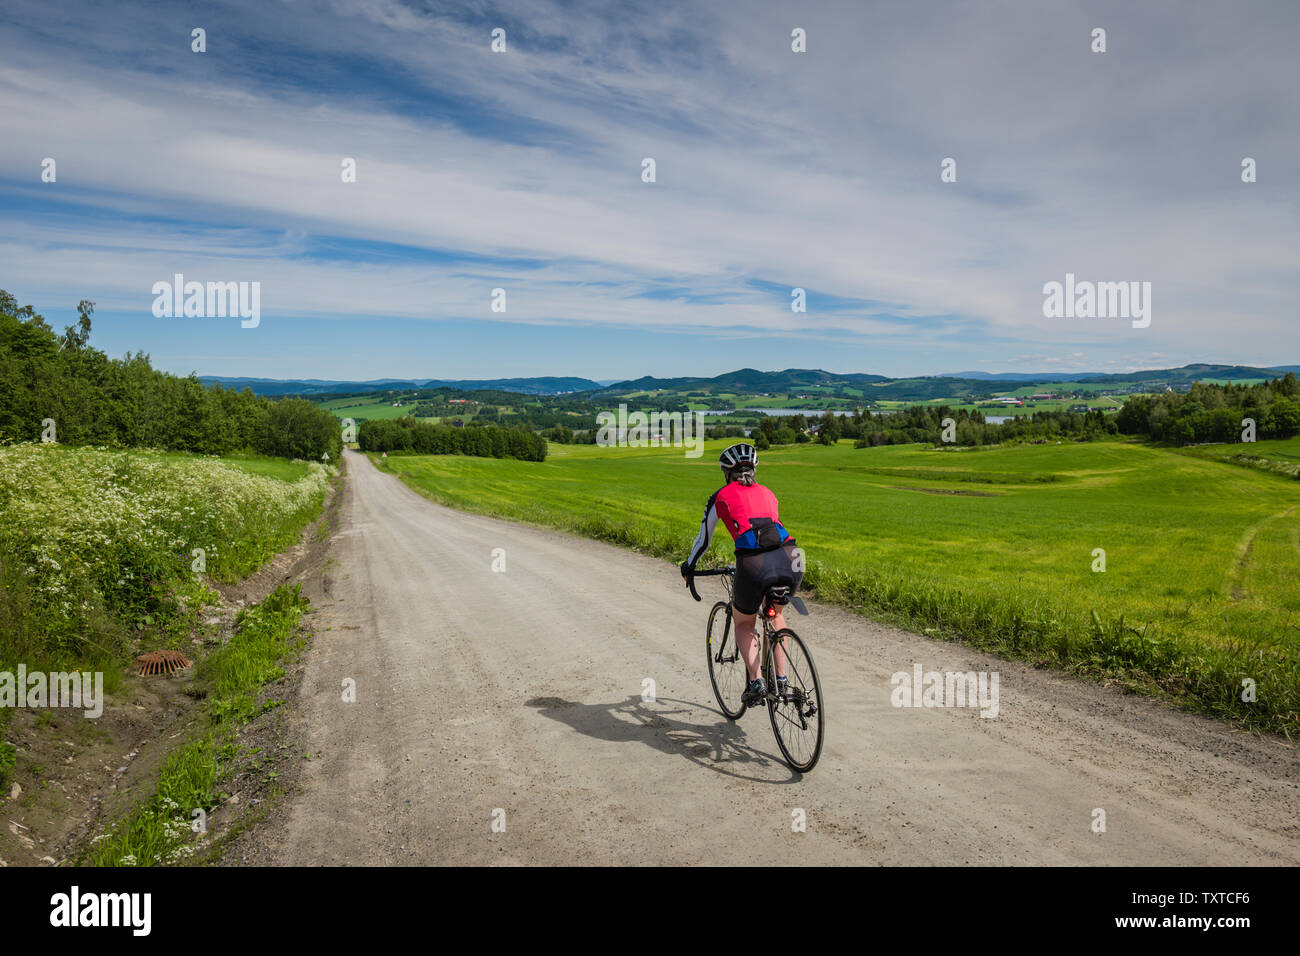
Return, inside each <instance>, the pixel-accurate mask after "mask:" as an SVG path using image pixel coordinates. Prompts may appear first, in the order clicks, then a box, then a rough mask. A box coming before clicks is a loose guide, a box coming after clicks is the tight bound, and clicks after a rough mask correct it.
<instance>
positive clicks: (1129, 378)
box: [940, 364, 1300, 382]
mask: <svg viewBox="0 0 1300 956" xmlns="http://www.w3.org/2000/svg"><path fill="white" fill-rule="evenodd" d="M1287 372H1296V373H1297V374H1300V365H1278V366H1270V367H1268V368H1257V367H1255V366H1253V365H1208V364H1198V365H1184V366H1183V367H1182V368H1172V369H1171V368H1159V369H1148V370H1146V371H1138V372H949V373H946V374H944V375H942V376H940V377H941V378H963V379H976V380H979V381H982V382H1145V381H1149V380H1155V379H1159V380H1164V381H1169V382H1193V381H1197V380H1199V379H1204V378H1277V377H1279V376H1281V375H1285V374H1286V373H1287Z"/></svg>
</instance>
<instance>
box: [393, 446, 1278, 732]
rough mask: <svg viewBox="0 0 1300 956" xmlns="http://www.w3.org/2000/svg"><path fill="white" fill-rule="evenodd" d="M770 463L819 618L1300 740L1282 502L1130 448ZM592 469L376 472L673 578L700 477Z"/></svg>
mask: <svg viewBox="0 0 1300 956" xmlns="http://www.w3.org/2000/svg"><path fill="white" fill-rule="evenodd" d="M566 455H567V456H569V458H570V459H571V460H566ZM767 455H768V457H767V459H766V461H767V462H768V464H766V465H765V467H766V468H767V469H768V470H769V474H771V475H772V479H771V483H772V486H773V487H774V488H778V489H782V490H784V491H786V492H787V493H788V495H789V497H790V504H789V508H790V518H789V520H790V524H791V527H792V528H794V529H795V532H796V534H797V535H798V537H799V538H800V541H801V542H803V543H805V546H807V547H809V550H810V559H809V566H808V571H807V575H806V578H805V581H806V585H807V586H808V588H809V589H811V590H813V591H815V593H816V596H817V598H818V599H819V600H821V601H824V602H826V603H831V604H837V605H840V606H843V607H846V608H849V609H851V610H853V611H856V612H859V613H862V614H864V615H867V616H870V617H872V618H874V619H878V620H882V621H885V622H888V623H890V624H894V625H897V626H900V627H905V628H908V629H911V630H915V631H918V632H920V633H924V634H926V635H927V636H930V637H934V638H939V639H944V640H955V641H960V642H963V643H966V644H968V645H971V646H974V647H976V648H979V649H981V650H985V651H988V652H991V653H994V654H998V655H1001V656H1004V657H1007V658H1014V659H1019V660H1024V661H1027V662H1030V663H1032V664H1034V665H1036V666H1044V667H1053V668H1057V669H1060V670H1063V671H1065V672H1067V673H1072V674H1076V675H1079V676H1083V677H1088V678H1091V679H1096V680H1101V681H1104V682H1107V683H1112V684H1117V685H1121V686H1124V687H1127V688H1130V689H1132V690H1134V691H1138V692H1141V693H1144V694H1148V695H1152V696H1156V697H1159V698H1161V699H1163V700H1165V701H1167V702H1168V703H1171V704H1173V705H1174V706H1178V707H1181V708H1184V709H1188V710H1192V711H1196V712H1200V713H1204V714H1208V715H1211V716H1216V717H1220V718H1224V719H1229V720H1232V721H1234V722H1237V723H1238V724H1240V725H1242V726H1244V727H1248V728H1251V729H1256V730H1263V731H1268V732H1273V733H1279V734H1284V735H1287V736H1294V735H1295V734H1296V733H1297V731H1300V655H1297V653H1296V645H1297V642H1296V639H1295V637H1294V636H1293V635H1294V632H1295V630H1296V629H1297V621H1298V620H1300V618H1297V617H1296V607H1297V604H1296V602H1297V593H1296V587H1295V583H1294V575H1290V576H1288V574H1287V573H1286V568H1287V567H1288V566H1290V567H1294V562H1295V553H1294V552H1295V545H1294V541H1293V540H1292V539H1294V536H1295V533H1296V529H1295V527H1294V524H1295V521H1294V518H1293V517H1290V515H1292V514H1295V513H1296V512H1294V511H1287V506H1288V504H1289V503H1290V502H1293V501H1294V500H1295V490H1294V486H1293V485H1292V484H1291V483H1289V482H1286V481H1283V480H1281V479H1279V478H1277V477H1276V476H1271V475H1254V474H1250V473H1249V471H1247V470H1239V469H1236V468H1231V467H1228V466H1225V465H1223V464H1221V463H1217V462H1195V461H1193V460H1191V459H1189V458H1186V457H1183V456H1175V455H1172V454H1167V453H1164V452H1161V451H1159V450H1157V449H1147V448H1142V447H1137V446H1131V445H1119V444H1108V445H1098V446H1097V447H1095V448H1092V447H1072V446H1063V447H1062V448H1059V449H1058V448H1050V449H1040V448H1029V449H1014V450H1012V449H1008V450H993V451H987V452H982V453H980V454H978V455H976V454H971V453H966V454H960V455H959V454H944V453H943V452H928V451H924V450H919V449H912V450H908V449H893V450H889V451H887V452H885V453H882V454H879V455H872V454H870V453H868V452H864V451H858V452H855V451H852V450H850V449H816V448H814V449H811V450H810V449H807V448H804V449H792V450H790V451H788V452H785V453H782V454H773V453H767ZM594 456H595V453H594V452H589V451H588V450H585V449H560V450H558V451H557V452H556V454H554V455H552V456H550V457H549V458H548V461H547V462H546V463H545V465H542V466H538V465H533V464H525V463H518V464H516V463H511V462H493V463H488V464H483V463H479V462H469V461H466V460H463V459H451V458H447V459H445V460H444V459H442V458H439V459H432V458H429V457H427V456H426V457H420V458H417V457H406V456H390V457H389V458H388V459H387V460H386V461H383V460H377V461H375V463H376V464H377V465H379V466H380V467H381V468H382V469H383V470H386V471H388V472H390V473H392V474H396V475H398V476H399V477H401V478H402V480H403V481H405V482H406V483H407V484H408V485H409V486H410V487H412V488H413V489H414V490H416V491H417V492H419V493H420V494H423V495H424V496H426V497H428V498H430V499H431V500H434V501H437V502H439V503H440V504H444V505H447V506H449V507H453V508H458V509H461V510H467V511H473V512H477V513H481V514H489V515H494V516H497V517H504V518H508V519H511V520H516V521H522V522H525V523H529V524H534V525H538V526H543V527H552V528H558V529H561V530H564V531H568V532H571V533H575V534H578V535H581V536H584V537H588V538H593V539H596V540H601V541H606V542H609V543H612V544H616V545H619V546H622V547H628V548H632V549H635V550H637V551H640V552H643V553H646V554H651V555H654V556H657V557H661V558H664V559H667V560H670V561H674V562H676V561H680V560H681V557H682V555H683V553H684V552H685V550H686V549H687V547H688V545H689V540H690V537H691V536H693V528H694V527H697V526H698V520H699V517H698V515H699V511H698V508H699V502H700V501H702V500H703V496H704V495H707V493H708V491H710V490H712V489H711V488H708V487H705V486H704V485H703V483H702V482H710V481H712V480H713V476H712V475H711V474H708V472H709V469H700V470H699V471H698V474H699V475H700V476H701V477H700V478H699V479H697V478H693V477H691V474H692V473H691V472H687V471H681V470H680V469H682V468H683V467H687V468H689V467H690V465H689V464H684V463H683V461H682V459H681V456H680V454H679V455H677V456H675V457H674V456H670V455H658V456H654V455H653V454H651V453H635V452H626V453H620V452H618V451H615V452H613V453H606V454H605V455H603V456H602V457H600V458H599V459H596V458H595V457H594ZM372 460H375V459H374V458H373V456H372ZM814 469H815V470H814ZM1047 477H1051V478H1052V480H1051V481H1048V480H1046V478H1047ZM696 482H701V483H700V484H699V485H698V487H692V486H693V485H694V484H695V483H696ZM918 483H923V484H924V485H925V486H926V487H917V485H918ZM683 487H685V492H683V491H682V488H683ZM796 489H797V494H796ZM972 489H973V490H972ZM927 492H933V493H927ZM939 492H942V493H939ZM679 499H680V500H679ZM685 500H689V501H690V504H689V505H687V504H684V503H683V501H685ZM796 509H800V510H799V511H796ZM782 512H783V515H784V514H786V512H787V504H786V502H784V501H783V504H782ZM1270 515H1274V516H1275V517H1268V516H1270ZM1261 518H1262V519H1263V520H1261ZM855 526H856V527H867V528H869V529H870V531H869V533H867V534H862V533H857V534H856V537H855V536H854V532H853V531H852V530H851V529H853V528H854V527H855ZM846 528H848V529H850V530H847V531H846V530H844V529H846ZM688 529H689V530H688ZM805 533H806V537H805ZM723 537H725V536H723ZM872 538H875V539H876V540H874V541H873V540H871V539H872ZM1239 542H1240V550H1239V551H1237V552H1235V551H1234V549H1236V548H1237V547H1238V543H1239ZM1095 545H1104V546H1105V547H1106V548H1107V549H1108V550H1109V551H1110V557H1111V561H1112V568H1111V570H1110V573H1109V574H1093V573H1091V572H1090V570H1089V564H1090V562H1091V560H1092V558H1091V556H1090V551H1091V549H1092V548H1093V547H1094V546H1095ZM725 551H726V549H725V548H723V547H720V546H717V545H715V548H714V551H713V552H712V554H713V555H714V556H715V557H716V559H717V560H719V561H722V560H726V554H725ZM820 555H825V556H826V557H824V558H820V559H819V557H818V556H820ZM1288 562H1290V564H1289V565H1288ZM1117 572H1118V573H1117ZM1236 592H1239V593H1236ZM1251 691H1253V693H1251ZM1243 698H1244V699H1243Z"/></svg>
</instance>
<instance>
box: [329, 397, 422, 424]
mask: <svg viewBox="0 0 1300 956" xmlns="http://www.w3.org/2000/svg"><path fill="white" fill-rule="evenodd" d="M320 406H321V408H325V409H328V410H329V411H330V412H331V413H332V414H334V415H336V416H338V417H339V418H369V419H379V418H401V417H403V416H405V415H410V414H411V412H412V411H414V409H415V405H414V404H413V403H412V402H409V401H408V402H406V403H404V404H402V405H399V406H395V405H393V402H392V400H391V399H375V400H373V401H365V400H364V399H357V398H332V399H329V400H328V401H324V402H321V403H320Z"/></svg>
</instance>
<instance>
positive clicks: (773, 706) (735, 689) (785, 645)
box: [688, 566, 826, 773]
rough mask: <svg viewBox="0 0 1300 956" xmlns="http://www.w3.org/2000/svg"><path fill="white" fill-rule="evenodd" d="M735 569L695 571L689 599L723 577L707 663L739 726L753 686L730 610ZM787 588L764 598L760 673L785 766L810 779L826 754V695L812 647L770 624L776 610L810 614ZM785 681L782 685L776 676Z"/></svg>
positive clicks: (726, 707)
mask: <svg viewBox="0 0 1300 956" xmlns="http://www.w3.org/2000/svg"><path fill="white" fill-rule="evenodd" d="M735 574H736V569H735V567H734V566H732V567H727V568H719V569H717V570H713V571H695V572H693V574H692V577H691V578H690V579H688V583H689V585H690V589H691V596H692V597H693V598H695V600H697V601H698V600H700V595H699V593H698V592H697V591H696V590H695V580H694V578H696V577H714V576H717V577H721V578H722V584H723V587H725V588H726V590H727V600H725V601H719V602H718V603H717V604H715V605H713V610H712V611H711V612H710V613H709V624H708V630H707V632H706V634H705V637H706V641H707V651H708V658H709V680H710V681H712V682H713V693H714V696H715V697H717V698H718V706H719V707H721V708H722V712H723V714H725V715H726V716H727V719H728V720H739V719H740V717H741V716H742V715H743V714H744V713H745V711H746V710H747V709H748V707H747V705H746V704H745V703H744V702H743V701H742V700H741V695H742V694H743V693H744V692H745V688H746V686H747V685H748V683H749V674H748V672H747V671H746V669H745V661H744V658H742V657H741V655H740V647H739V645H738V644H737V642H736V640H735V637H734V635H733V634H732V633H731V631H732V627H731V607H732V598H733V593H734V592H733V587H734V584H735ZM791 591H792V589H791V588H790V587H788V586H784V585H779V586H776V587H770V588H768V589H767V590H766V591H764V592H763V602H762V604H761V605H760V606H759V609H758V617H759V619H760V620H761V621H762V622H763V636H762V642H763V643H762V647H761V649H760V651H759V659H758V660H759V671H758V672H759V673H760V674H761V675H762V676H763V679H764V680H765V681H767V697H766V698H765V703H766V704H767V716H768V718H769V719H770V720H771V721H772V733H773V734H774V735H775V736H776V745H777V746H778V747H780V748H781V754H782V756H784V757H785V762H786V763H787V764H789V765H790V767H791V768H793V769H794V770H796V771H798V772H799V773H807V772H808V771H809V770H811V769H812V768H813V766H814V765H815V764H816V763H817V758H818V757H820V756H821V752H822V738H823V737H824V736H825V732H826V717H825V714H824V713H823V712H822V689H821V684H820V683H819V682H818V680H817V668H816V667H815V666H814V665H813V659H812V655H811V654H809V653H808V647H807V645H806V644H804V642H803V640H802V639H800V637H799V635H798V634H796V633H795V632H794V631H792V630H791V629H790V628H788V627H783V628H781V629H780V630H777V629H776V628H774V627H773V626H772V618H774V617H775V616H776V612H777V609H778V608H779V607H784V606H785V605H787V604H792V605H793V606H794V608H795V610H797V611H798V612H799V613H800V614H807V613H808V611H807V609H806V608H805V607H804V606H803V602H802V601H800V600H799V598H797V597H795V596H794V595H793V594H792V593H791ZM779 674H784V676H785V677H786V678H787V679H786V680H784V681H778V680H777V676H778V675H779Z"/></svg>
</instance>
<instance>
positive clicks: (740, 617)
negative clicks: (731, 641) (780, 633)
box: [731, 607, 758, 680]
mask: <svg viewBox="0 0 1300 956" xmlns="http://www.w3.org/2000/svg"><path fill="white" fill-rule="evenodd" d="M757 617H758V615H757V614H741V613H740V611H738V610H737V609H736V608H734V607H733V608H732V609H731V621H732V625H733V626H734V627H735V629H736V647H737V648H738V649H739V650H740V656H741V657H743V658H744V659H745V670H746V671H748V672H749V679H750V680H753V679H754V678H755V677H757V676H758V635H757V634H755V633H754V620H755V618H757Z"/></svg>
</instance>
